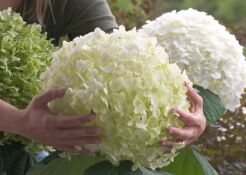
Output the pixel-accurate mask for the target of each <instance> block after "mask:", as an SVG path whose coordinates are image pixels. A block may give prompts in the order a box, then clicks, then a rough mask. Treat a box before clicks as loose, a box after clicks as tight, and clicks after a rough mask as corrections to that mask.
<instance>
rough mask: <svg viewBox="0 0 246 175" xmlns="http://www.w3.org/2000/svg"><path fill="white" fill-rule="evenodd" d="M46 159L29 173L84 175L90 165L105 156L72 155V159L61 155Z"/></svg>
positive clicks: (28, 174) (34, 174)
mask: <svg viewBox="0 0 246 175" xmlns="http://www.w3.org/2000/svg"><path fill="white" fill-rule="evenodd" d="M46 160H47V159H46ZM46 160H44V161H42V162H41V163H40V164H37V165H36V166H34V167H33V168H32V169H31V170H30V171H28V173H27V175H44V174H45V175H83V173H84V171H85V170H86V169H87V168H88V167H90V166H91V165H94V164H95V163H97V162H99V161H102V160H103V158H101V157H95V156H86V155H77V156H72V157H71V160H68V159H67V158H61V157H59V158H56V159H54V160H51V161H50V162H48V163H47V161H46Z"/></svg>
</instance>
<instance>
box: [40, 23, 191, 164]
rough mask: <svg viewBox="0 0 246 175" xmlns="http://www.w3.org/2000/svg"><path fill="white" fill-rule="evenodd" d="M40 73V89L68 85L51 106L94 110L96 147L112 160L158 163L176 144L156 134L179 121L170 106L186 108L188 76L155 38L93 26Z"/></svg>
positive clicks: (81, 111) (171, 154)
mask: <svg viewBox="0 0 246 175" xmlns="http://www.w3.org/2000/svg"><path fill="white" fill-rule="evenodd" d="M42 79H43V89H49V88H55V87H67V88H69V90H68V91H67V93H66V95H65V96H64V98H63V99H59V100H56V101H55V102H53V103H51V104H50V108H51V110H52V111H54V112H58V113H60V114H73V115H74V114H86V113H91V112H93V113H95V115H96V120H95V121H94V123H91V124H96V125H97V126H100V127H102V128H103V135H102V143H101V144H100V145H99V146H98V147H97V148H96V149H98V151H99V152H100V153H101V154H102V155H104V156H105V157H106V158H107V159H108V160H110V161H111V162H112V163H113V164H115V165H117V164H118V163H119V162H120V161H121V160H131V161H132V162H134V167H133V168H137V167H149V168H151V169H155V168H157V167H163V166H165V165H167V164H168V163H169V162H170V161H172V160H173V158H174V157H175V156H176V154H177V150H178V149H179V148H180V147H181V146H180V145H176V146H174V147H173V148H172V149H168V148H165V147H163V146H161V145H160V140H162V139H164V140H166V139H171V138H169V136H167V134H166V129H167V127H169V126H170V125H172V126H176V127H182V126H183V123H182V122H181V121H180V120H178V119H177V118H176V117H174V116H172V115H171V114H170V113H169V110H170V109H171V108H172V107H174V106H176V107H179V108H181V109H183V110H186V111H188V102H187V100H186V94H185V93H186V88H185V87H184V86H183V83H184V81H188V77H187V75H186V74H185V73H181V70H180V68H179V67H178V66H177V65H176V64H169V60H168V55H167V54H166V52H165V50H164V49H163V48H162V47H160V46H157V40H156V39H155V38H151V37H146V36H145V35H143V34H141V33H138V32H137V31H136V30H135V29H133V30H131V31H128V32H127V31H125V29H124V28H123V27H121V28H120V29H119V30H115V31H114V32H113V33H112V34H106V33H104V32H103V31H101V30H100V29H96V30H95V31H94V32H92V33H90V34H88V35H86V36H82V37H78V38H76V39H74V41H72V42H70V43H64V45H63V47H62V48H61V49H60V50H59V51H57V52H56V53H55V54H54V55H53V60H52V65H51V67H50V68H49V69H48V70H47V71H46V72H45V73H44V74H43V75H42ZM91 148H92V147H91Z"/></svg>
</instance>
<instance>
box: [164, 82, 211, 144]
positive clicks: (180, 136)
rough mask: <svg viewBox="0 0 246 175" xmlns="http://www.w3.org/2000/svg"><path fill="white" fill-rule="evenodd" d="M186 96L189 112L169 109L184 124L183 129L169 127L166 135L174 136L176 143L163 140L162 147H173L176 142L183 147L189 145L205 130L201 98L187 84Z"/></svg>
mask: <svg viewBox="0 0 246 175" xmlns="http://www.w3.org/2000/svg"><path fill="white" fill-rule="evenodd" d="M185 86H186V87H187V88H188V91H187V96H188V98H189V101H190V109H189V110H190V112H189V113H188V112H184V111H182V110H180V109H178V108H173V109H171V111H170V112H172V113H173V114H174V116H176V117H178V118H179V119H180V120H182V121H183V122H184V123H185V125H186V126H185V128H176V127H172V126H171V127H169V128H168V131H167V132H168V133H169V134H170V135H172V136H174V137H175V138H176V139H177V141H176V142H175V141H169V140H163V141H161V144H162V145H164V146H173V145H175V144H177V142H179V143H180V142H183V143H184V144H185V145H188V144H191V143H192V142H194V141H195V140H197V139H198V138H199V137H200V135H201V134H202V133H203V132H204V130H205V128H206V118H205V116H204V113H203V99H202V97H201V96H200V95H199V94H198V93H197V92H196V91H195V90H194V89H193V88H192V87H190V86H189V85H188V84H187V83H185Z"/></svg>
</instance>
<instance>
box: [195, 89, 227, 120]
mask: <svg viewBox="0 0 246 175" xmlns="http://www.w3.org/2000/svg"><path fill="white" fill-rule="evenodd" d="M194 88H196V89H197V90H198V91H199V95H200V96H201V97H202V98H203V111H204V115H205V117H206V120H207V124H208V125H211V124H213V123H215V122H216V121H217V120H218V119H219V118H221V117H223V115H224V113H225V111H226V110H225V107H224V105H223V104H222V102H221V100H220V98H219V96H218V95H216V94H215V93H213V92H211V91H210V90H208V89H204V88H202V87H200V86H197V85H195V86H194Z"/></svg>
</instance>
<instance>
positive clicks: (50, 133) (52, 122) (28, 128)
mask: <svg viewBox="0 0 246 175" xmlns="http://www.w3.org/2000/svg"><path fill="white" fill-rule="evenodd" d="M65 92H66V89H51V90H48V91H46V92H44V93H43V94H40V95H38V96H36V97H34V98H33V99H32V101H31V103H30V104H29V106H28V107H27V108H26V109H24V110H23V111H22V112H23V115H22V119H21V121H22V122H21V123H20V125H18V128H16V129H17V132H18V133H19V134H20V135H22V136H24V137H26V138H29V139H34V140H36V141H38V142H39V143H42V144H45V145H50V146H53V147H54V148H56V149H58V150H61V151H66V152H71V153H78V152H86V150H77V149H76V148H75V146H76V145H84V144H99V143H100V139H99V138H98V135H99V134H100V133H101V129H100V128H98V127H95V126H87V127H81V124H82V125H83V123H86V122H89V121H91V120H93V119H94V118H95V117H94V116H92V115H84V116H77V117H71V116H57V115H55V114H54V113H52V112H51V111H50V110H49V108H48V102H50V101H52V100H55V99H57V98H60V97H62V96H64V94H65Z"/></svg>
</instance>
